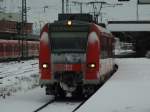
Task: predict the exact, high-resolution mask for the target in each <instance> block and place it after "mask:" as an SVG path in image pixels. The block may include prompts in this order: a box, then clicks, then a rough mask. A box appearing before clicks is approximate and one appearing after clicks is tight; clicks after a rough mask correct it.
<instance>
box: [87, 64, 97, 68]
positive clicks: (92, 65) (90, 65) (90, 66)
mask: <svg viewBox="0 0 150 112" xmlns="http://www.w3.org/2000/svg"><path fill="white" fill-rule="evenodd" d="M88 67H89V68H95V67H96V65H95V64H94V63H91V64H88Z"/></svg>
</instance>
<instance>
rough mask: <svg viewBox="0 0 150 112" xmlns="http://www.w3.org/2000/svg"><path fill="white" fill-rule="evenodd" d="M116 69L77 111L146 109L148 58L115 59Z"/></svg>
mask: <svg viewBox="0 0 150 112" xmlns="http://www.w3.org/2000/svg"><path fill="white" fill-rule="evenodd" d="M116 63H117V64H118V65H119V69H118V71H117V72H116V73H115V74H114V75H113V76H112V77H111V79H110V80H108V82H106V83H105V84H104V85H103V87H102V88H100V89H99V90H98V92H96V93H95V94H94V95H93V96H92V97H91V98H90V99H89V100H88V101H87V102H86V103H85V104H84V105H82V106H81V108H80V109H78V110H77V112H150V59H146V58H137V59H136V58H135V59H131V58H130V59H116Z"/></svg>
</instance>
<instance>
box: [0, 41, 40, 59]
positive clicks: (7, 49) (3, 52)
mask: <svg viewBox="0 0 150 112" xmlns="http://www.w3.org/2000/svg"><path fill="white" fill-rule="evenodd" d="M22 46H23V48H21V47H22ZM38 56H39V41H29V40H26V41H23V42H22V41H19V40H4V39H0V61H4V60H14V59H21V58H31V57H38Z"/></svg>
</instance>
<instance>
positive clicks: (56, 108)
mask: <svg viewBox="0 0 150 112" xmlns="http://www.w3.org/2000/svg"><path fill="white" fill-rule="evenodd" d="M38 73H39V70H38V60H29V61H21V62H19V63H18V62H10V63H0V77H1V78H0V112H33V111H34V110H36V109H37V108H39V107H41V106H42V105H44V104H45V103H47V102H48V101H49V100H51V99H52V98H53V96H46V95H45V88H40V87H39V85H38V84H39V83H38V80H39V78H38V75H39V74H38ZM79 104H80V102H71V101H66V102H56V103H53V104H51V105H49V106H48V107H46V108H44V109H43V110H41V112H47V111H51V112H60V111H61V112H71V111H72V110H73V109H74V108H75V107H77V106H78V105H79Z"/></svg>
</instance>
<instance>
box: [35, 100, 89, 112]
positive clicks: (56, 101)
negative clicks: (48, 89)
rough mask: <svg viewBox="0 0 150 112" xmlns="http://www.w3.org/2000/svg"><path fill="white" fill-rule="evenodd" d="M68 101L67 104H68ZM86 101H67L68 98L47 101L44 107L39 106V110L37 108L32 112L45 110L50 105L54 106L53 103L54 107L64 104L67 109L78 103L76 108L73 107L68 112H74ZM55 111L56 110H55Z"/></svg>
mask: <svg viewBox="0 0 150 112" xmlns="http://www.w3.org/2000/svg"><path fill="white" fill-rule="evenodd" d="M68 101H69V102H68ZM86 101H87V99H86V100H85V99H84V100H81V101H78V100H74V99H72V98H71V99H70V98H69V99H68V98H66V99H55V98H54V99H52V100H50V101H48V102H47V103H45V104H44V105H42V106H40V107H39V108H37V109H36V110H34V111H33V112H40V111H43V110H44V109H45V108H50V107H49V106H50V105H51V104H54V103H55V105H58V104H60V105H62V104H65V106H66V107H67V106H70V105H73V104H74V103H77V102H79V104H78V105H77V106H75V107H74V108H73V109H72V110H71V111H70V112H75V111H76V110H78V109H79V108H80V107H81V106H82V105H83V104H84V103H85V102H86ZM51 108H53V106H52V105H51ZM62 110H63V108H62ZM56 111H57V110H56Z"/></svg>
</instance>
